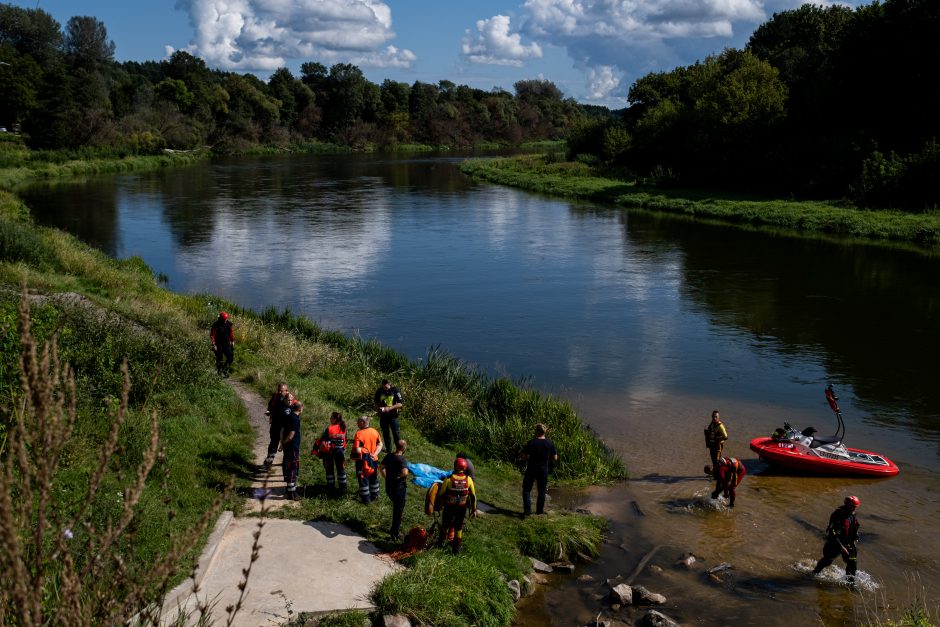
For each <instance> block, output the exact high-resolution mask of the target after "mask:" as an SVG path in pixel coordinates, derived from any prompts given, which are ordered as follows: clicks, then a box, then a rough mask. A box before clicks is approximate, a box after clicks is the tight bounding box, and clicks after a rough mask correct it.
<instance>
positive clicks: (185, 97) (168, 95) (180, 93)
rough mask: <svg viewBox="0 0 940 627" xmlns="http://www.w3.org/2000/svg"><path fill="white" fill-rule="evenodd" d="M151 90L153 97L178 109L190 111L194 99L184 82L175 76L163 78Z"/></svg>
mask: <svg viewBox="0 0 940 627" xmlns="http://www.w3.org/2000/svg"><path fill="white" fill-rule="evenodd" d="M153 92H154V94H153V95H154V97H155V98H157V99H159V100H162V101H164V102H167V103H169V104H171V105H173V106H174V107H176V109H177V110H178V111H190V109H191V107H192V105H193V101H194V100H195V98H194V96H193V94H192V92H191V91H189V88H188V87H186V83H184V82H183V81H181V80H178V79H175V78H164V79H163V80H162V81H160V82H159V83H157V85H156V86H155V87H154V90H153Z"/></svg>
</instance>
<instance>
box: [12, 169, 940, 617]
mask: <svg viewBox="0 0 940 627" xmlns="http://www.w3.org/2000/svg"><path fill="white" fill-rule="evenodd" d="M453 162H454V159H452V158H449V157H448V158H437V157H434V158H431V157H429V158H424V157H422V158H413V159H400V160H399V159H393V158H388V157H383V156H380V155H366V156H363V155H346V156H329V157H292V158H286V157H285V158H266V159H234V160H222V161H217V162H213V163H211V164H201V165H197V166H194V167H191V168H185V169H178V170H172V171H163V172H153V173H146V174H140V175H134V176H120V177H112V178H103V179H98V180H93V181H89V182H87V183H85V184H83V185H81V186H74V185H68V186H67V185H60V186H55V187H44V188H34V189H31V190H27V191H26V192H25V197H26V200H27V202H28V204H29V205H30V206H31V208H32V209H33V211H34V215H35V216H36V218H37V221H39V222H40V223H43V224H54V225H56V226H60V227H63V228H65V229H67V230H70V231H72V232H75V233H76V234H78V235H79V236H80V237H81V238H82V239H85V240H86V241H89V242H91V243H93V244H94V245H97V246H100V247H102V248H103V249H105V250H106V251H108V252H109V253H111V254H113V255H116V256H121V257H123V256H128V255H132V254H138V255H140V256H142V257H143V258H144V259H145V260H146V261H147V262H148V263H149V264H151V266H152V267H153V268H154V269H155V270H156V271H157V272H162V273H165V274H166V275H167V276H168V277H169V279H170V286H171V287H172V288H173V289H176V290H179V291H183V292H192V291H209V292H213V293H217V294H220V295H222V296H224V297H226V298H229V299H232V300H235V301H237V302H238V303H240V304H242V305H244V306H247V307H252V308H255V309H263V308H265V307H268V306H275V307H277V308H279V309H280V308H284V307H290V308H291V309H292V310H294V311H296V312H301V313H305V314H307V315H308V316H310V317H311V318H313V319H314V320H318V321H319V322H321V323H322V324H323V325H324V326H326V327H327V328H331V329H339V330H342V331H344V332H347V333H358V334H360V335H361V336H363V337H365V338H373V337H374V338H378V339H380V340H381V341H382V342H383V343H384V344H387V345H390V346H392V347H393V348H396V349H399V350H402V351H403V352H405V353H406V354H408V355H409V356H411V357H413V358H421V357H423V356H424V355H425V351H426V350H427V348H428V347H430V346H435V345H438V344H440V345H442V346H443V347H445V348H446V349H447V350H449V351H451V352H453V353H454V354H455V355H458V356H460V357H461V358H463V359H465V360H467V361H469V362H471V363H475V364H478V365H479V366H480V367H482V368H484V369H485V370H487V371H489V372H491V373H500V374H509V375H511V376H513V377H516V378H519V377H522V376H528V377H529V380H530V381H532V382H533V383H534V385H536V386H538V387H540V388H542V389H547V390H550V391H555V392H560V393H562V394H565V395H566V396H567V397H568V398H570V399H571V400H572V402H573V403H574V405H575V407H576V408H577V409H578V410H579V411H580V412H581V414H582V415H583V416H584V417H585V419H586V420H588V421H589V422H590V423H591V425H592V426H593V427H594V428H595V429H596V430H597V431H598V432H599V433H600V434H601V436H602V437H603V438H604V439H605V441H606V442H607V443H608V444H609V445H610V447H611V448H612V449H613V450H614V451H615V452H616V453H617V454H620V455H621V456H622V457H623V458H624V459H625V460H626V462H627V465H628V467H629V468H630V470H631V472H632V473H633V475H634V476H635V477H642V478H643V479H642V480H640V481H636V482H632V483H631V484H630V486H629V487H628V488H627V489H628V490H633V491H632V492H631V493H630V494H627V495H625V494H624V493H623V489H624V488H622V487H621V488H615V489H612V490H610V491H609V492H605V496H604V497H603V498H604V503H603V505H604V508H603V509H602V511H601V512H600V513H602V514H604V515H605V516H606V517H608V518H610V519H611V520H614V521H615V522H614V526H613V527H612V531H611V533H612V537H614V538H616V542H615V544H614V545H613V547H607V548H605V550H604V552H602V556H601V559H600V560H599V561H598V563H597V565H596V572H597V574H598V576H599V580H602V579H603V577H607V576H613V575H616V574H618V573H617V572H616V571H617V569H621V570H622V569H623V565H624V563H625V562H624V560H625V559H627V560H628V562H629V564H630V565H631V566H630V567H631V568H632V567H633V565H635V564H636V563H638V562H639V560H640V559H641V558H642V557H643V556H644V555H645V554H646V552H647V551H649V550H650V549H651V548H653V547H656V546H662V547H664V548H663V550H662V551H661V553H660V554H658V555H659V556H658V557H657V561H661V563H660V565H661V566H662V567H663V568H664V569H665V574H663V575H662V581H661V584H662V586H663V591H664V592H665V593H667V594H672V593H676V594H682V595H683V596H685V597H688V598H690V599H692V602H693V605H691V607H696V606H695V605H694V603H695V602H697V601H699V600H700V601H701V604H702V606H704V605H707V604H708V603H710V602H711V601H712V600H713V597H714V594H715V590H716V588H715V587H714V586H713V585H712V584H710V583H709V581H708V579H707V578H703V577H701V573H700V572H693V571H684V570H677V569H674V568H673V565H674V561H675V559H676V557H677V556H678V555H680V554H682V553H683V552H685V551H689V550H693V551H695V552H697V553H702V554H703V555H704V556H705V559H707V560H709V562H708V563H709V564H710V565H712V564H715V563H718V562H719V561H729V562H733V563H734V564H735V567H736V569H737V570H736V573H737V575H736V576H737V578H736V579H735V582H736V583H735V586H734V588H733V589H731V588H727V589H726V588H724V587H722V588H720V589H721V590H722V591H726V592H727V595H726V597H727V598H728V599H729V602H728V604H727V606H726V607H724V608H723V610H722V611H723V612H724V613H721V612H715V613H714V614H709V615H707V616H706V620H708V618H709V617H711V618H714V619H715V620H716V621H720V620H732V618H733V619H734V621H736V624H750V623H757V622H760V623H761V624H763V621H764V620H765V618H766V616H768V615H773V613H774V612H775V611H776V610H775V609H774V607H775V606H774V604H775V603H777V602H778V601H777V600H775V599H781V598H784V597H786V598H787V599H788V600H790V601H794V603H793V604H794V605H795V604H796V603H799V604H800V606H799V610H798V612H796V615H797V616H798V617H799V620H797V621H795V622H807V621H810V622H811V621H812V620H814V619H817V618H819V619H821V620H824V621H825V622H827V623H832V624H835V623H839V622H841V621H843V620H845V621H849V622H851V620H850V619H852V617H853V616H856V614H855V612H856V611H857V609H858V608H857V605H858V604H857V603H856V602H855V601H853V600H852V598H851V597H846V596H844V595H845V591H844V590H839V589H837V590H828V589H824V588H823V589H819V590H818V591H817V588H818V586H816V584H815V583H813V582H812V581H810V580H807V581H804V580H801V579H800V576H799V574H798V573H797V574H794V573H793V569H792V565H793V563H794V562H795V561H796V560H797V559H812V558H813V556H816V557H818V555H817V553H818V551H819V548H820V535H821V532H820V525H824V524H825V521H826V520H827V517H828V515H829V513H830V512H831V508H832V504H833V503H839V502H841V499H842V498H843V496H844V494H845V493H846V491H849V492H851V493H854V494H857V495H858V496H859V497H860V498H861V499H862V501H863V503H864V504H865V505H864V508H865V509H864V516H865V520H864V523H863V524H864V528H863V529H864V533H866V534H869V539H870V540H871V541H870V542H869V543H866V544H865V549H864V550H865V565H864V566H863V568H864V569H866V570H868V569H869V568H870V571H869V572H871V573H873V575H876V576H877V577H878V579H879V580H880V581H888V582H891V583H890V585H889V586H886V587H885V590H886V592H885V594H889V593H890V594H891V595H892V597H891V598H892V599H893V600H896V599H900V600H901V602H902V603H904V602H905V601H906V599H907V593H908V590H907V589H906V588H905V586H904V584H903V583H900V584H898V582H902V581H903V579H904V577H905V575H907V574H908V573H910V572H919V573H921V576H922V577H923V578H924V579H923V580H924V582H925V585H928V586H931V587H934V588H935V587H936V586H937V585H940V571H938V566H937V564H940V561H938V555H937V551H938V550H940V549H938V547H940V524H938V522H937V521H936V516H935V513H936V502H937V498H938V493H937V492H938V488H937V487H936V485H937V484H936V473H937V472H938V471H940V450H938V445H940V387H938V386H937V385H936V383H935V381H936V380H938V379H940V376H938V375H940V367H938V365H937V363H936V358H935V356H936V355H937V354H938V348H940V327H938V325H937V324H936V322H935V320H936V314H937V312H938V300H940V295H938V290H937V287H936V285H935V281H933V280H932V277H934V276H935V275H936V270H937V261H935V260H931V259H927V258H924V257H918V256H916V255H913V254H909V253H905V252H901V251H887V250H880V249H877V248H872V247H867V246H859V245H850V244H844V243H843V244H839V243H836V242H828V241H822V240H819V241H806V240H797V239H790V238H786V237H781V236H778V235H774V234H769V233H766V232H742V231H738V230H733V229H727V228H722V227H717V226H707V225H702V224H694V223H691V222H689V221H687V220H683V219H677V218H669V217H662V216H653V215H650V214H646V213H636V212H629V213H628V212H624V211H619V210H613V209H606V208H603V207H597V206H588V205H581V204H575V205H572V204H570V203H566V202H561V201H558V200H554V199H547V198H540V197H537V196H533V195H529V194H524V193H521V192H518V191H515V190H511V189H506V188H500V187H494V186H489V185H478V184H475V183H474V182H472V181H470V180H468V179H466V178H465V177H463V176H462V175H460V173H459V172H458V171H457V170H456V169H455V168H454V167H453ZM830 381H831V382H833V383H834V384H835V385H836V387H837V389H838V391H839V393H840V395H841V397H842V398H841V400H840V405H841V406H842V409H843V412H844V414H845V416H846V419H847V422H848V437H847V442H848V443H849V444H850V445H852V446H860V447H863V448H872V449H874V450H878V451H880V452H882V453H884V454H886V455H888V456H889V457H891V458H892V459H894V460H895V461H897V462H899V463H900V464H901V466H902V472H901V475H900V476H899V477H898V478H896V479H892V480H889V481H880V482H879V481H872V480H864V479H833V478H825V479H820V478H806V477H793V476H788V475H782V474H779V473H766V472H761V471H760V469H756V467H755V466H754V465H750V464H749V466H748V470H749V472H748V477H747V479H746V480H745V482H744V483H743V484H742V487H741V488H740V489H739V493H738V506H737V507H736V509H735V511H734V512H733V513H732V512H727V511H703V510H702V509H701V508H698V509H695V508H694V507H691V508H690V507H687V506H688V505H689V504H690V503H695V502H696V500H697V499H699V498H700V497H701V494H704V493H705V492H706V491H708V490H710V487H711V486H710V485H709V483H708V481H706V480H705V479H704V478H703V477H701V475H700V473H701V468H702V465H703V464H704V463H705V462H706V461H707V456H706V452H705V450H704V448H703V443H702V428H704V426H705V424H706V423H707V421H708V416H709V412H710V411H711V410H712V409H714V408H719V409H720V410H721V411H722V415H723V417H725V418H726V421H727V422H728V424H729V429H730V431H731V436H732V440H731V442H730V443H729V449H728V450H727V453H728V454H730V455H734V456H738V457H744V458H750V457H752V455H751V453H750V451H749V450H748V449H747V441H748V439H749V438H750V437H755V436H756V435H762V434H768V433H770V431H772V430H773V428H774V427H777V426H780V425H781V424H782V422H783V421H784V420H790V421H792V422H793V423H794V424H799V425H800V426H801V427H805V426H809V425H814V426H816V427H817V428H819V429H820V431H822V432H827V431H829V430H831V429H832V428H834V420H833V419H832V414H831V412H830V411H829V409H828V407H827V406H826V404H825V401H824V399H823V396H822V390H823V387H824V386H825V384H826V383H827V382H830ZM752 470H755V471H754V472H751V471H752ZM634 500H635V501H636V502H637V503H638V504H639V505H638V507H640V508H641V509H642V511H643V512H645V515H644V516H642V517H639V516H633V515H632V514H630V509H629V508H628V507H627V504H628V503H630V502H631V501H634ZM676 504H678V506H677V505H676ZM679 510H681V511H679ZM624 516H626V519H624ZM618 517H619V518H618ZM898 523H900V524H898ZM622 545H623V546H627V547H628V548H629V551H627V549H621V548H619V547H621V546H622ZM767 547H771V548H772V549H773V550H772V551H768V549H767ZM869 565H870V566H869ZM656 583H657V584H659V583H660V582H656ZM591 594H594V591H591ZM817 596H818V599H817ZM592 598H593V597H592V596H590V595H589V596H587V597H584V598H582V599H581V600H580V601H579V602H578V603H575V604H574V607H573V609H570V610H569V609H566V608H567V607H568V606H567V605H566V604H567V603H568V601H567V598H566V597H564V596H563V595H562V596H559V597H558V598H557V599H553V598H549V599H546V600H545V604H546V608H547V611H546V612H544V613H537V614H536V615H537V616H539V617H542V618H543V619H544V617H546V616H548V617H552V620H557V621H564V620H567V619H569V618H570V619H572V620H573V619H574V617H575V616H578V617H579V618H580V617H581V616H580V613H584V614H587V613H590V615H591V616H593V615H595V614H596V608H594V607H593V606H592V605H591V601H590V599H592ZM723 598H725V597H723ZM569 605H570V604H569ZM768 612H769V613H770V614H768ZM680 618H682V617H681V616H680ZM539 624H545V620H543V621H542V622H540V623H539ZM565 624H574V623H573V622H571V621H568V622H566V623H565Z"/></svg>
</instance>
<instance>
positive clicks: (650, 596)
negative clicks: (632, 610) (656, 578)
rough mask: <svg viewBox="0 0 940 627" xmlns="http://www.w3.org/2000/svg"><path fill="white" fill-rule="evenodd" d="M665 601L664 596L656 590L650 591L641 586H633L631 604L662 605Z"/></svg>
mask: <svg viewBox="0 0 940 627" xmlns="http://www.w3.org/2000/svg"><path fill="white" fill-rule="evenodd" d="M665 602H666V597H664V596H663V595H661V594H657V593H656V592H650V591H649V590H647V589H646V588H644V587H643V586H633V604H634V605H662V604H663V603H665Z"/></svg>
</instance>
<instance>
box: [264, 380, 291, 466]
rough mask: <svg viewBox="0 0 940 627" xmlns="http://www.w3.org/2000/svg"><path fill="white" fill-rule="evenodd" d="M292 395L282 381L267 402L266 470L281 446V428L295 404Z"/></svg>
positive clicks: (265, 413) (272, 462)
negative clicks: (267, 438)
mask: <svg viewBox="0 0 940 627" xmlns="http://www.w3.org/2000/svg"><path fill="white" fill-rule="evenodd" d="M296 400H297V399H295V398H294V395H293V394H291V393H290V392H288V391H287V384H286V383H284V382H283V381H282V382H281V383H278V384H277V391H276V392H275V393H274V394H273V395H272V396H271V400H269V401H268V409H267V411H265V412H264V415H265V416H267V417H268V437H269V438H270V439H269V440H268V456H267V457H265V458H264V465H265V467H266V468H271V466H272V465H273V464H274V455H275V454H276V453H277V449H278V446H280V444H281V427H282V426H283V425H284V420H285V419H286V418H287V416H288V415H290V407H291V405H293V404H294V402H296Z"/></svg>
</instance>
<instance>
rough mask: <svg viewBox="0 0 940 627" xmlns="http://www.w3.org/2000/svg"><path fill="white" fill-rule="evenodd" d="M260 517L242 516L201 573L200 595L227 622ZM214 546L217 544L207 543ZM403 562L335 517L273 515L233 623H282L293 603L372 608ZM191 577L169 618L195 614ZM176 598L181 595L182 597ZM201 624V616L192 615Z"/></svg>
mask: <svg viewBox="0 0 940 627" xmlns="http://www.w3.org/2000/svg"><path fill="white" fill-rule="evenodd" d="M257 529H258V519H257V518H235V519H233V520H232V521H231V522H230V523H229V525H228V527H227V528H226V530H225V533H224V534H223V535H222V537H221V540H220V541H219V544H218V546H217V547H215V549H214V551H215V553H214V556H213V557H212V558H211V559H210V562H209V565H208V568H207V569H206V571H205V573H204V575H203V576H202V578H201V584H200V585H201V590H200V592H199V593H198V597H199V601H202V602H204V601H205V600H208V601H209V602H210V603H214V604H215V607H214V609H213V611H212V617H213V619H214V621H213V622H215V623H216V624H224V623H225V621H226V619H227V617H228V616H227V614H226V612H225V608H226V607H229V606H231V605H234V604H235V603H236V602H237V601H238V595H239V590H238V584H239V582H240V581H241V580H242V569H243V568H245V567H246V566H247V565H248V563H249V559H250V557H251V546H252V543H253V541H254V538H253V534H254V533H255V531H257ZM206 550H207V551H209V550H212V547H207V548H206ZM399 568H401V567H400V566H399V565H398V564H396V563H395V562H394V561H393V560H391V559H389V558H388V557H387V556H383V555H382V554H380V553H379V550H378V549H377V548H376V547H375V546H374V545H373V544H371V543H370V542H367V541H366V540H365V539H364V538H362V536H359V535H357V534H356V533H354V532H353V531H352V530H350V529H348V528H347V527H344V526H342V525H338V524H335V523H329V522H314V521H308V522H299V521H293V520H266V521H265V522H264V527H263V529H262V530H261V549H260V552H259V557H258V561H256V562H255V563H254V565H253V566H252V568H251V576H250V577H249V580H248V588H247V592H246V596H245V599H244V600H243V602H242V609H241V611H240V612H239V613H238V615H237V616H236V617H235V622H234V623H233V625H236V626H242V627H258V626H259V625H281V624H283V623H284V622H286V621H287V619H288V618H289V616H288V609H289V610H290V612H291V613H292V614H293V615H294V616H296V615H297V614H298V613H300V612H316V613H322V612H328V611H333V610H345V609H370V608H372V607H373V606H372V604H371V602H370V601H369V598H368V597H369V593H370V592H371V591H372V589H373V587H374V586H375V584H376V583H378V582H379V581H380V580H381V579H382V578H384V577H385V576H386V575H389V574H391V573H393V572H395V571H396V570H398V569H399ZM191 591H192V582H191V581H186V582H184V583H183V584H182V586H180V589H178V590H176V591H174V592H175V594H171V595H170V596H169V597H168V602H167V604H166V605H165V606H164V612H165V616H166V618H167V619H168V620H170V621H171V620H172V619H173V617H175V616H176V615H177V607H178V606H181V607H182V608H183V609H184V611H185V612H187V613H188V612H192V611H193V610H194V609H195V608H196V607H197V601H196V599H195V598H194V597H193V596H192V594H191ZM174 597H175V598H174ZM191 618H192V620H191V621H189V623H188V624H194V623H195V622H196V621H195V619H196V618H197V617H191Z"/></svg>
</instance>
